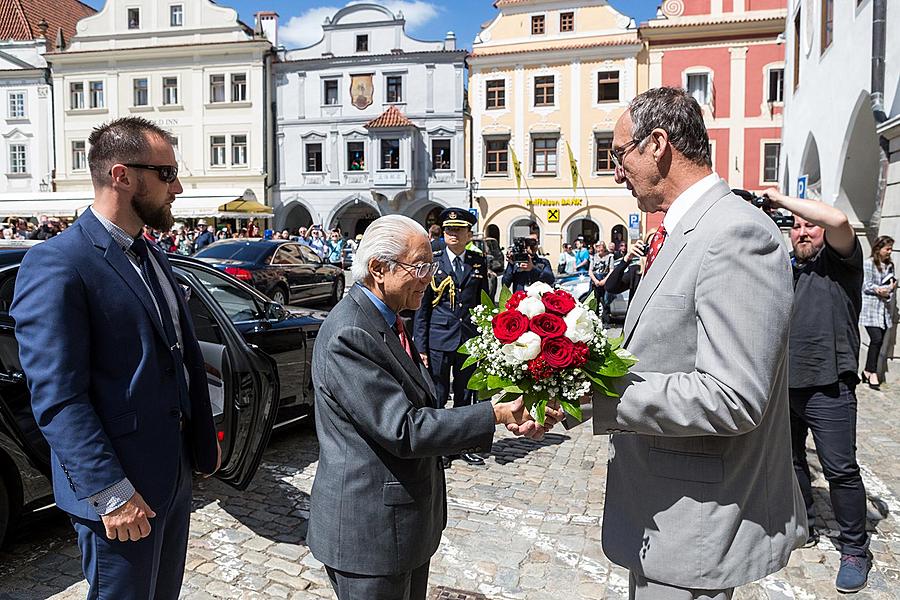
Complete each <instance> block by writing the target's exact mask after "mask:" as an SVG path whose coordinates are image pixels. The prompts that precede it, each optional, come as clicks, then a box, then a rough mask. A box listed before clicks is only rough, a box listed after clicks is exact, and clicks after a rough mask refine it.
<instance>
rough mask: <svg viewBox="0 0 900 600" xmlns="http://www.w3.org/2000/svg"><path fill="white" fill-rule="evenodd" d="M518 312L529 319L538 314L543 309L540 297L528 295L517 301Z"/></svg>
mask: <svg viewBox="0 0 900 600" xmlns="http://www.w3.org/2000/svg"><path fill="white" fill-rule="evenodd" d="M517 310H518V311H519V312H520V313H522V314H523V315H525V316H526V317H528V318H529V319H530V318H531V317H533V316H535V315H539V314H541V313H542V312H544V311H545V310H547V309H546V308H544V303H543V302H542V301H541V299H540V298H532V297H531V296H529V297H528V298H525V299H524V300H522V301H521V302H519V308H518V309H517Z"/></svg>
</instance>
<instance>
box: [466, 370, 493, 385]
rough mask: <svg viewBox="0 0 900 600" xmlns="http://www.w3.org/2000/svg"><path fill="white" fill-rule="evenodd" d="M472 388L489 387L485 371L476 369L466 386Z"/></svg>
mask: <svg viewBox="0 0 900 600" xmlns="http://www.w3.org/2000/svg"><path fill="white" fill-rule="evenodd" d="M466 387H467V388H469V389H470V390H485V389H487V387H488V384H487V375H486V374H485V373H484V372H483V371H475V372H474V373H472V377H470V378H469V383H468V385H467V386H466Z"/></svg>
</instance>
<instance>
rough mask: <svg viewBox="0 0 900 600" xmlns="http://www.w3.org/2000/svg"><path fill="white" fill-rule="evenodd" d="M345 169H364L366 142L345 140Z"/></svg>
mask: <svg viewBox="0 0 900 600" xmlns="http://www.w3.org/2000/svg"><path fill="white" fill-rule="evenodd" d="M347 170H348V171H365V170H366V143H365V142H347Z"/></svg>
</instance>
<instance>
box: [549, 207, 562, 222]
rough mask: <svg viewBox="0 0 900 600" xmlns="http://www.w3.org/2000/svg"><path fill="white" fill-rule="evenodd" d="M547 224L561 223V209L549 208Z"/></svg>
mask: <svg viewBox="0 0 900 600" xmlns="http://www.w3.org/2000/svg"><path fill="white" fill-rule="evenodd" d="M547 222H548V223H559V209H558V208H548V209H547Z"/></svg>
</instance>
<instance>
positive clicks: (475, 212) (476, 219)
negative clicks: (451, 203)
mask: <svg viewBox="0 0 900 600" xmlns="http://www.w3.org/2000/svg"><path fill="white" fill-rule="evenodd" d="M469 212H470V213H472V216H473V217H475V222H478V209H477V208H475V207H472V208H470V209H469Z"/></svg>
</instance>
